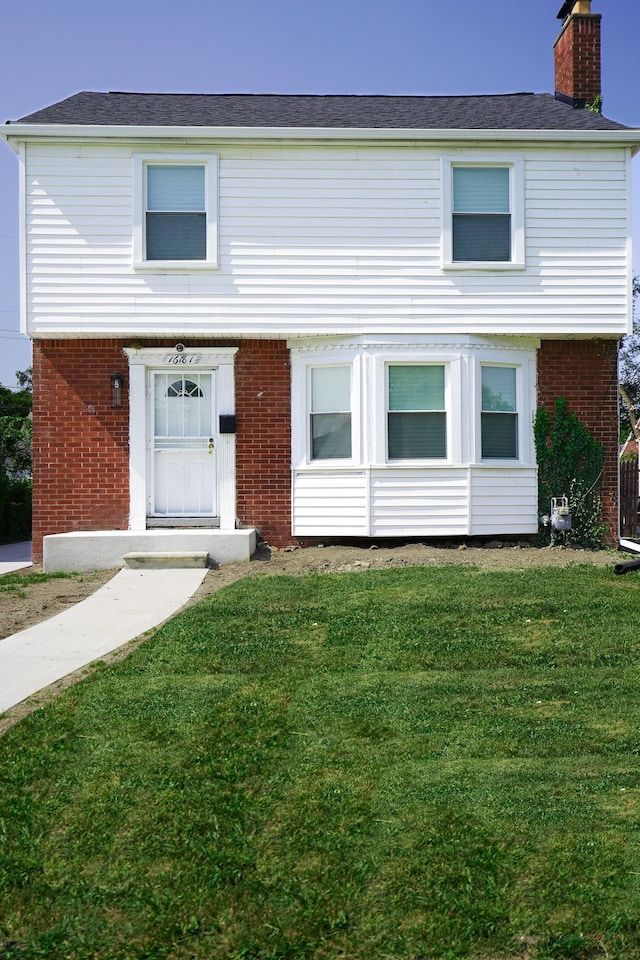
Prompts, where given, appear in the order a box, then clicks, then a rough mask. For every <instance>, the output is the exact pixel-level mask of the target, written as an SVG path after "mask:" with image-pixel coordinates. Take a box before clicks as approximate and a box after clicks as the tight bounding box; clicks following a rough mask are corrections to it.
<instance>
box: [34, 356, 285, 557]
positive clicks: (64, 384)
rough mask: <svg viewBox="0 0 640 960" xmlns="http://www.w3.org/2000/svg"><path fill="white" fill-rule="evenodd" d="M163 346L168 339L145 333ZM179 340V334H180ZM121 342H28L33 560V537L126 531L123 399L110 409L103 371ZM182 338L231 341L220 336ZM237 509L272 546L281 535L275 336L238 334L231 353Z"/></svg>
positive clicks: (119, 359)
mask: <svg viewBox="0 0 640 960" xmlns="http://www.w3.org/2000/svg"><path fill="white" fill-rule="evenodd" d="M145 342H146V343H147V345H148V346H172V345H173V344H174V343H175V338H174V339H172V340H154V341H145ZM185 342H186V341H185ZM125 344H126V342H125V341H122V340H38V341H35V343H34V357H33V367H34V405H33V412H34V440H33V449H34V492H33V549H34V559H35V560H36V562H39V561H40V560H41V559H42V537H43V536H46V535H47V534H54V533H66V532H69V531H72V530H126V529H127V526H128V522H129V415H128V404H129V398H128V393H127V390H126V386H125V391H124V394H123V401H122V402H123V406H122V408H121V409H119V410H114V409H112V407H111V374H112V373H116V372H124V373H126V371H127V358H126V356H125V355H124V353H123V347H124V346H125ZM187 345H188V346H193V347H198V346H204V345H208V346H236V345H238V344H237V343H231V342H230V341H222V340H216V341H213V340H206V341H204V340H198V341H197V342H196V341H189V342H188V344H187ZM125 383H126V380H125ZM236 394H237V407H236V413H237V435H236V443H237V491H238V503H237V514H238V518H239V520H240V522H241V523H243V524H245V525H249V526H257V527H258V528H259V530H260V533H261V534H262V536H263V537H264V538H265V540H267V541H268V542H270V543H272V544H273V545H274V546H283V545H285V544H287V543H291V542H292V537H291V426H290V417H289V409H290V371H289V352H288V350H287V348H286V344H285V343H284V342H282V341H251V340H246V341H242V342H240V344H239V350H238V354H237V357H236Z"/></svg>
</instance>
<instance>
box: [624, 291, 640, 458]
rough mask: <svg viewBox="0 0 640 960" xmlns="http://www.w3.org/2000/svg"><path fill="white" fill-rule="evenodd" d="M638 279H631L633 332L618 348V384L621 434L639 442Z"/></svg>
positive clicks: (639, 336) (639, 318)
mask: <svg viewBox="0 0 640 960" xmlns="http://www.w3.org/2000/svg"><path fill="white" fill-rule="evenodd" d="M639 302H640V277H634V278H633V307H634V309H633V331H632V333H630V334H629V335H628V336H627V337H625V338H624V340H623V341H622V345H621V347H620V364H619V382H620V396H621V397H622V403H621V405H620V422H621V433H622V436H623V438H624V439H626V438H627V437H628V436H629V434H630V433H633V435H634V436H635V438H636V440H640V423H639V422H638V421H639V420H640V316H638V313H639V311H638V309H637V307H638V303H639Z"/></svg>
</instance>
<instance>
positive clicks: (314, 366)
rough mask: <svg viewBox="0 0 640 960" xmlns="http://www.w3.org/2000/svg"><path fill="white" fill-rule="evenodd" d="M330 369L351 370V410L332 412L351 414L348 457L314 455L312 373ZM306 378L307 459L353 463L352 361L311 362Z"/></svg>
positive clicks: (311, 460) (326, 462)
mask: <svg viewBox="0 0 640 960" xmlns="http://www.w3.org/2000/svg"><path fill="white" fill-rule="evenodd" d="M330 369H334V370H335V369H342V370H348V371H349V410H348V411H346V410H334V411H332V413H336V414H337V413H347V412H348V413H349V416H350V418H351V419H350V423H349V427H350V436H351V454H350V455H349V456H348V457H314V456H313V436H312V426H311V423H312V416H313V400H312V396H313V395H312V375H313V371H314V370H330ZM306 378H307V391H306V397H307V401H306V417H307V431H306V434H307V460H308V462H309V463H311V464H314V465H317V464H323V465H325V464H327V465H331V464H334V465H340V464H344V463H348V464H352V463H353V441H354V437H353V428H354V423H353V420H354V417H353V407H354V395H353V379H354V371H353V364H352V363H310V364H308V366H307V368H306Z"/></svg>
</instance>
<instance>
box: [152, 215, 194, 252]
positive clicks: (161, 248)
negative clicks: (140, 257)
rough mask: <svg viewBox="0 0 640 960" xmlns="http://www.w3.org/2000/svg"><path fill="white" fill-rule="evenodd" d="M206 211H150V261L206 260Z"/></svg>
mask: <svg viewBox="0 0 640 960" xmlns="http://www.w3.org/2000/svg"><path fill="white" fill-rule="evenodd" d="M206 220H207V218H206V216H205V214H204V213H148V214H147V260H206V259H207V222H206Z"/></svg>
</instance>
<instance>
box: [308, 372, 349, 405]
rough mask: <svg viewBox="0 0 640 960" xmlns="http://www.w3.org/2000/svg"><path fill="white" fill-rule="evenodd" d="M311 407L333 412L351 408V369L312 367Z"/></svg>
mask: <svg viewBox="0 0 640 960" xmlns="http://www.w3.org/2000/svg"><path fill="white" fill-rule="evenodd" d="M311 409H312V411H313V412H314V413H333V412H335V411H336V410H350V409H351V369H350V368H349V367H314V368H313V370H312V371H311Z"/></svg>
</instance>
